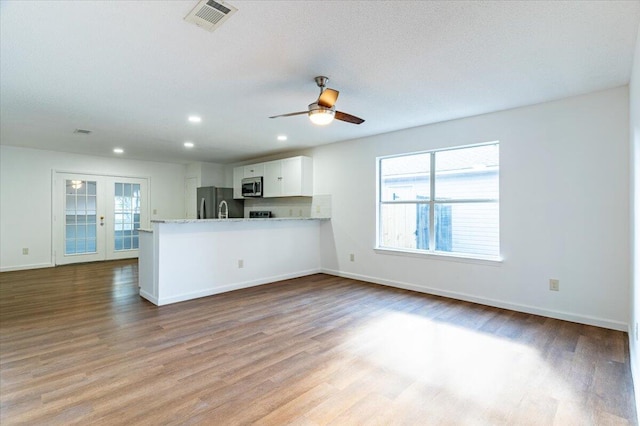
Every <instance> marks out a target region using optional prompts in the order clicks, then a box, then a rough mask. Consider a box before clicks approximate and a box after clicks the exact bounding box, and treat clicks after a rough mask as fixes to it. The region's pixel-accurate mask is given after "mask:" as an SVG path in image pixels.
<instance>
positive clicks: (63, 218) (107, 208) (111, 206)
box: [54, 172, 149, 265]
mask: <svg viewBox="0 0 640 426" xmlns="http://www.w3.org/2000/svg"><path fill="white" fill-rule="evenodd" d="M55 188H56V189H55V193H56V194H57V196H56V197H55V201H56V202H55V203H54V234H55V236H54V240H55V264H56V265H63V264H68V263H77V262H91V261H97V260H111V259H124V258H129V257H137V256H138V243H139V240H138V229H139V228H141V227H148V225H149V223H148V221H149V219H148V218H149V214H148V210H149V208H148V205H149V201H148V200H149V197H148V182H147V179H144V178H129V177H114V176H100V175H90V174H73V173H58V172H56V173H55Z"/></svg>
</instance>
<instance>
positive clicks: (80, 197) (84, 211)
mask: <svg viewBox="0 0 640 426" xmlns="http://www.w3.org/2000/svg"><path fill="white" fill-rule="evenodd" d="M65 194H66V195H65V208H64V210H65V223H64V227H65V230H64V239H65V241H64V248H65V250H64V252H65V254H81V253H95V252H96V241H95V240H96V226H97V224H96V208H97V205H96V203H97V200H96V182H95V181H86V180H71V179H67V180H66V181H65Z"/></svg>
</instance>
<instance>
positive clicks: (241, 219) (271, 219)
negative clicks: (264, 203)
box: [151, 217, 331, 223]
mask: <svg viewBox="0 0 640 426" xmlns="http://www.w3.org/2000/svg"><path fill="white" fill-rule="evenodd" d="M284 220H331V218H328V217H265V218H249V217H231V218H229V219H152V220H151V223H211V222H213V223H216V222H274V221H284Z"/></svg>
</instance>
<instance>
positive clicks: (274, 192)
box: [263, 157, 313, 198]
mask: <svg viewBox="0 0 640 426" xmlns="http://www.w3.org/2000/svg"><path fill="white" fill-rule="evenodd" d="M312 179H313V162H312V160H311V158H309V157H292V158H285V159H284V160H276V161H270V162H268V163H265V164H264V183H263V196H264V197H265V198H268V197H301V196H302V197H310V196H311V195H313V181H312Z"/></svg>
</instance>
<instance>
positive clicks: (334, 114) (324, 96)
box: [269, 76, 364, 126]
mask: <svg viewBox="0 0 640 426" xmlns="http://www.w3.org/2000/svg"><path fill="white" fill-rule="evenodd" d="M315 81H316V84H317V85H318V87H319V88H320V96H318V100H317V101H315V102H314V103H312V104H309V109H308V111H299V112H291V113H289V114H281V115H274V116H272V117H269V118H278V117H291V116H292V115H302V114H308V115H309V120H311V122H312V123H313V124H317V125H319V126H324V125H327V124H329V123H331V122H332V121H333V119H334V118H335V119H336V120H340V121H346V122H347V123H352V124H360V123H364V120H363V119H362V118H359V117H356V116H355V115H351V114H347V113H346V112H341V111H336V107H335V103H336V100H337V99H338V94H339V93H340V92H338V91H337V90H334V89H329V88H327V87H325V86H326V84H327V81H329V78H328V77H324V76H318V77H316V78H315Z"/></svg>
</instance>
